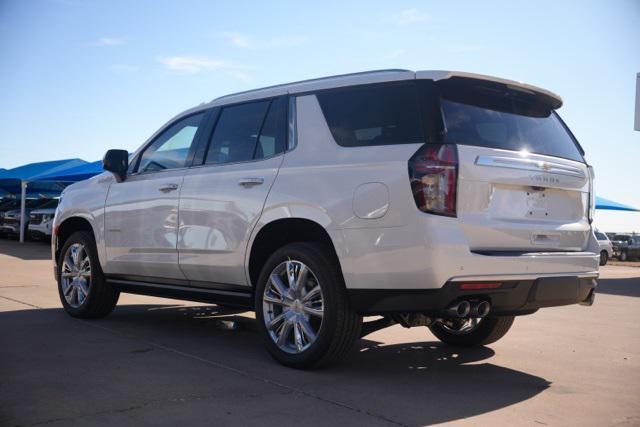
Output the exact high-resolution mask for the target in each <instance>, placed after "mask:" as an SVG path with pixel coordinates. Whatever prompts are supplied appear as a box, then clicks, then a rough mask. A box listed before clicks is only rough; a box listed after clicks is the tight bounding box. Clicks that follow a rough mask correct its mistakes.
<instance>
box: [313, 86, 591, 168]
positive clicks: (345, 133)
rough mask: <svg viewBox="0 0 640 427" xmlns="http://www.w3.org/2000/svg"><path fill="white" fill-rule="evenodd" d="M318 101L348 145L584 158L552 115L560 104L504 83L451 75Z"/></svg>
mask: <svg viewBox="0 0 640 427" xmlns="http://www.w3.org/2000/svg"><path fill="white" fill-rule="evenodd" d="M316 96H317V99H318V102H319V103H320V107H321V108H322V112H323V114H324V116H325V119H326V121H327V124H328V125H329V129H330V130H331V134H332V135H333V138H334V139H335V141H336V143H337V144H338V145H341V146H343V147H361V146H373V145H393V144H414V143H424V142H439V141H442V139H444V141H443V142H448V143H453V144H463V145H475V146H481V147H490V148H501V149H505V150H513V151H527V152H530V153H536V154H545V155H548V156H555V157H563V158H566V159H571V160H577V161H580V162H582V161H584V160H583V158H582V154H581V152H580V149H579V148H578V147H579V146H578V144H577V143H576V141H575V140H574V139H573V137H572V136H571V134H570V133H569V132H568V131H567V129H566V128H565V126H564V124H563V123H562V121H561V120H560V118H559V117H558V116H557V115H556V113H555V112H554V111H553V107H554V106H557V105H553V103H554V102H556V101H555V100H553V99H551V98H549V97H545V96H543V95H540V94H535V93H533V92H527V91H522V90H519V89H514V88H512V87H507V86H505V85H504V84H498V83H492V82H483V81H479V80H473V79H461V78H451V79H447V80H443V81H440V82H437V83H434V82H432V81H427V80H420V81H406V82H396V83H383V84H372V85H362V86H351V87H346V88H337V89H332V90H327V91H322V92H318V93H317V94H316ZM443 121H444V123H443Z"/></svg>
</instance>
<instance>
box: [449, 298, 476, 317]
mask: <svg viewBox="0 0 640 427" xmlns="http://www.w3.org/2000/svg"><path fill="white" fill-rule="evenodd" d="M445 312H446V313H447V314H448V315H449V316H451V317H467V316H468V315H469V313H470V312H471V303H469V301H460V302H458V303H455V304H452V305H450V306H449V307H448V308H447V309H446V311H445Z"/></svg>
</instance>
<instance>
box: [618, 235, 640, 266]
mask: <svg viewBox="0 0 640 427" xmlns="http://www.w3.org/2000/svg"><path fill="white" fill-rule="evenodd" d="M611 245H612V246H613V254H614V256H616V257H617V258H618V259H619V260H620V261H627V260H629V259H633V258H640V235H635V234H616V235H615V236H613V239H611Z"/></svg>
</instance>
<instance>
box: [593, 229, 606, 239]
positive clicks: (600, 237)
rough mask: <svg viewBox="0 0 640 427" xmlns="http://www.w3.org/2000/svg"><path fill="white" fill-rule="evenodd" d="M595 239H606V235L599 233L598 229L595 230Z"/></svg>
mask: <svg viewBox="0 0 640 427" xmlns="http://www.w3.org/2000/svg"><path fill="white" fill-rule="evenodd" d="M596 239H598V240H607V236H605V235H604V233H600V232H599V231H596Z"/></svg>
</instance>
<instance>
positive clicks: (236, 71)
mask: <svg viewBox="0 0 640 427" xmlns="http://www.w3.org/2000/svg"><path fill="white" fill-rule="evenodd" d="M158 61H159V62H160V63H161V64H163V65H164V66H165V67H166V68H167V69H168V70H169V71H172V72H174V73H177V74H198V73H201V72H204V71H222V72H224V73H225V74H228V75H229V76H231V77H233V78H236V79H238V80H242V81H244V82H248V81H250V80H251V78H250V77H249V76H248V75H247V74H246V73H245V70H246V69H247V67H243V66H240V65H237V64H233V63H230V62H227V61H223V60H219V59H215V58H209V57H207V56H189V55H180V56H168V57H164V58H159V59H158Z"/></svg>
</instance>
